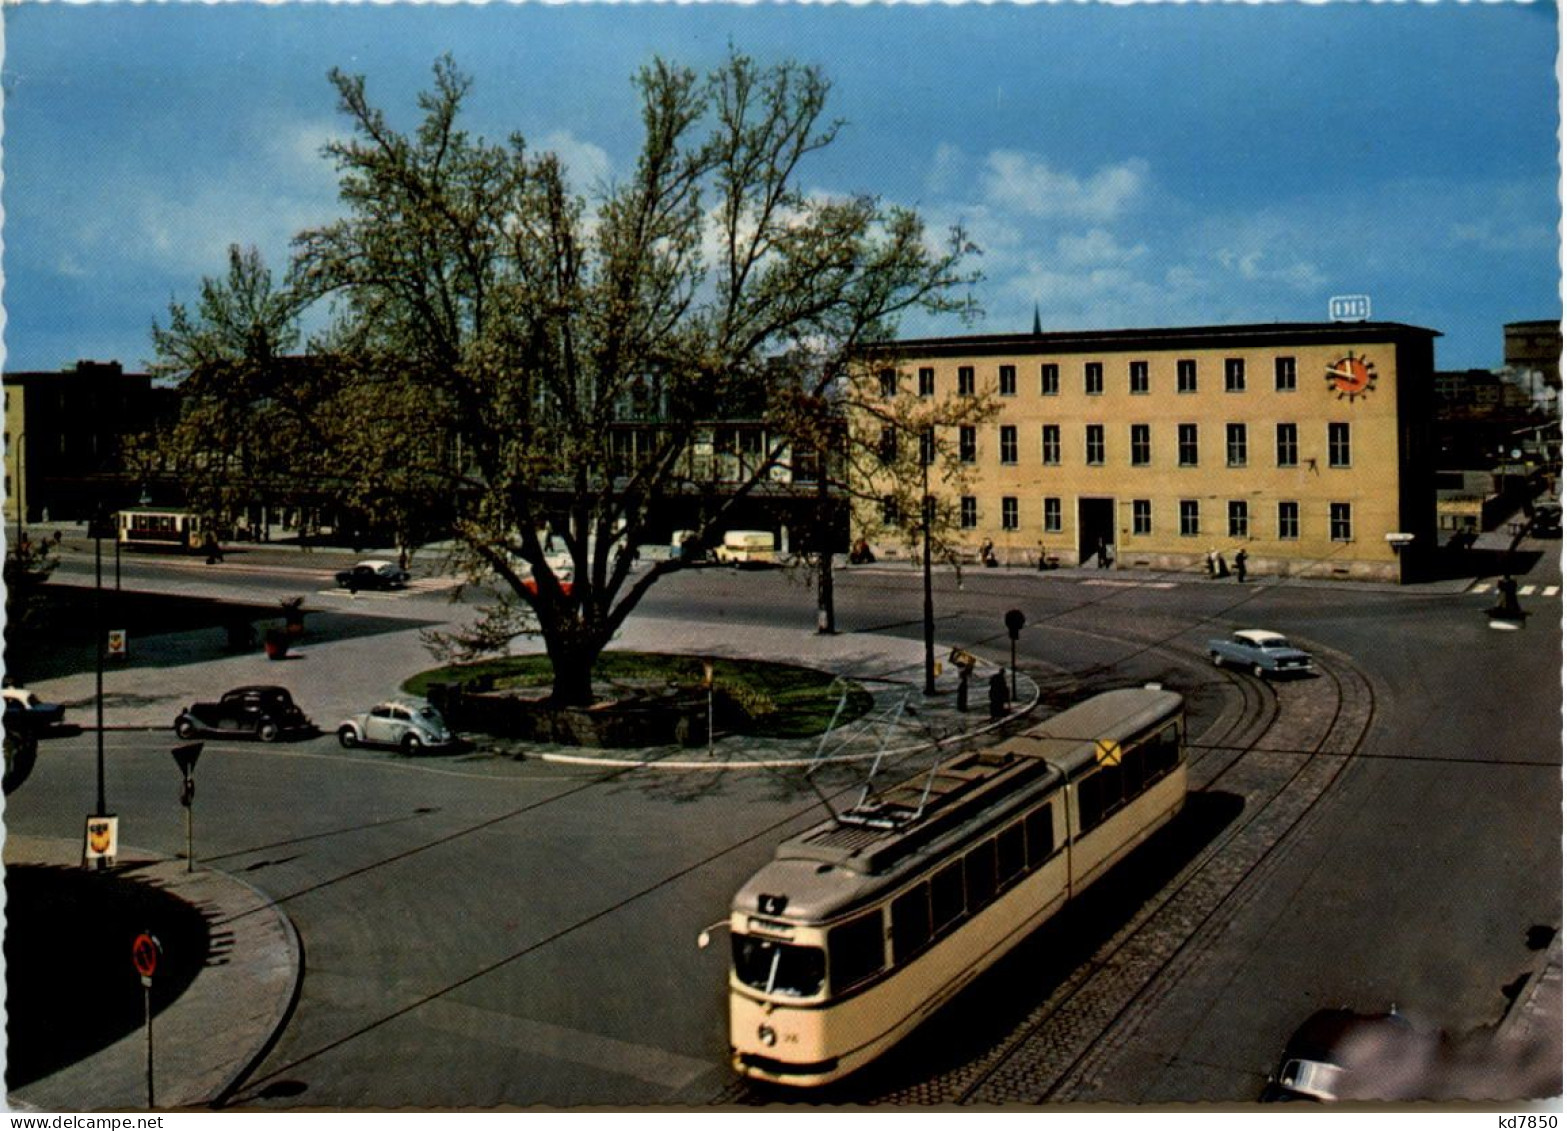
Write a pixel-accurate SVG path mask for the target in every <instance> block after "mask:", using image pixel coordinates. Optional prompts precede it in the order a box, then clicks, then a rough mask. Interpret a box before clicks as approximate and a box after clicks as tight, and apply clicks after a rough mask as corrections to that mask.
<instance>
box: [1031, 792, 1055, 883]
mask: <svg viewBox="0 0 1567 1131" xmlns="http://www.w3.org/2000/svg"><path fill="white" fill-rule="evenodd" d="M1023 825H1024V828H1025V829H1026V830H1027V831H1028V866H1029V867H1030V868H1037V867H1039V866H1040V865H1041V864H1043V863H1044V862H1045V861H1046V860H1048V859H1050V854H1051V853H1052V852H1054V851H1055V850H1056V834H1055V828H1054V815H1053V814H1052V813H1051V811H1050V806H1048V805H1041V806H1040V807H1039V808H1038V809H1035V810H1034V811H1033V812H1032V813H1030V814H1029V815H1028V816H1027V817H1024V818H1023Z"/></svg>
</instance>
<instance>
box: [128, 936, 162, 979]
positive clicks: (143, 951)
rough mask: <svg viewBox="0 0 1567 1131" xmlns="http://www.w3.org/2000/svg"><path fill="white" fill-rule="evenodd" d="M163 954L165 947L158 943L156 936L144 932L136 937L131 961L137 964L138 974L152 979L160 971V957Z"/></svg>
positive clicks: (132, 947)
mask: <svg viewBox="0 0 1567 1131" xmlns="http://www.w3.org/2000/svg"><path fill="white" fill-rule="evenodd" d="M162 953H163V945H162V944H161V943H159V942H158V938H157V936H156V935H150V934H147V933H146V932H145V931H143V932H142V933H141V934H139V935H137V936H136V941H135V942H134V943H132V944H131V961H132V962H134V963H135V964H136V973H138V974H140V975H141V976H142V977H143V978H150V977H152V976H153V975H154V974H155V973H157V971H158V956H159V955H161V954H162Z"/></svg>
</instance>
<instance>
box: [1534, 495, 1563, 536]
mask: <svg viewBox="0 0 1567 1131" xmlns="http://www.w3.org/2000/svg"><path fill="white" fill-rule="evenodd" d="M1529 529H1530V533H1532V534H1533V535H1534V536H1535V537H1536V538H1560V537H1561V536H1562V508H1561V504H1560V503H1541V504H1540V505H1539V506H1537V507H1535V508H1534V518H1533V520H1532V521H1531V522H1530V526H1529Z"/></svg>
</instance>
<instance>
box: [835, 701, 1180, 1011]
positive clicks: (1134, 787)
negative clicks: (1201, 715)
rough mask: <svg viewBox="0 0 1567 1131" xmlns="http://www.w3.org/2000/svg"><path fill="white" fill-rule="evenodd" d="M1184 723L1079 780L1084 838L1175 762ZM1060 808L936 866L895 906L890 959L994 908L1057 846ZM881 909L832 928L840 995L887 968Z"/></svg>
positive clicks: (1038, 812) (1041, 811) (907, 955)
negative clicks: (1056, 817) (993, 903)
mask: <svg viewBox="0 0 1567 1131" xmlns="http://www.w3.org/2000/svg"><path fill="white" fill-rule="evenodd" d="M1180 756H1181V746H1180V729H1179V728H1178V727H1177V726H1176V725H1175V724H1173V723H1172V724H1171V725H1169V726H1167V727H1165V728H1164V729H1163V730H1162V731H1161V732H1160V733H1159V734H1158V735H1157V736H1156V737H1154V738H1152V739H1151V740H1149V741H1146V742H1142V743H1139V744H1136V745H1129V746H1128V747H1127V748H1126V749H1125V750H1124V751H1123V753H1122V755H1121V760H1120V762H1119V764H1115V765H1104V766H1101V767H1099V768H1098V769H1096V770H1094V771H1093V772H1092V773H1090V774H1088V775H1086V776H1084V777H1082V778H1080V779H1078V781H1077V782H1076V790H1077V811H1078V833H1077V835H1078V836H1079V837H1081V836H1083V835H1084V834H1085V833H1088V832H1090V831H1091V830H1093V829H1095V828H1097V827H1098V826H1099V825H1100V824H1102V823H1103V822H1104V821H1105V820H1107V819H1108V818H1109V817H1110V816H1111V815H1112V814H1114V813H1115V812H1116V810H1118V809H1120V808H1121V807H1122V806H1123V805H1125V804H1126V803H1127V802H1129V801H1131V800H1132V799H1134V798H1135V797H1137V796H1138V795H1140V794H1141V793H1143V792H1144V791H1145V790H1147V789H1148V788H1149V787H1150V786H1151V785H1153V784H1154V782H1156V781H1158V780H1159V779H1160V778H1162V777H1163V776H1164V775H1165V774H1167V773H1169V772H1170V771H1171V770H1172V769H1174V768H1175V766H1176V764H1177V763H1178V762H1179V761H1180ZM1056 848H1057V845H1056V839H1055V822H1054V808H1053V806H1052V805H1051V804H1050V803H1049V802H1046V803H1045V804H1043V805H1040V806H1037V807H1036V808H1034V809H1033V810H1031V811H1030V812H1029V813H1027V814H1026V815H1024V816H1023V817H1020V818H1018V819H1017V820H1014V821H1012V822H1011V823H1010V824H1008V825H1007V826H1006V827H1005V828H1003V829H1002V830H1001V831H1000V832H998V833H996V835H995V836H992V837H987V838H986V839H985V840H982V841H980V842H979V843H978V844H976V845H974V846H973V847H972V848H970V849H969V850H968V851H967V852H966V853H964V855H963V857H962V858H961V859H958V860H953V861H952V862H951V863H949V864H947V865H945V866H944V867H942V868H940V869H939V870H937V871H936V872H933V873H932V874H931V876H930V878H929V879H928V880H921V881H920V882H919V883H917V884H915V885H914V886H912V887H910V888H909V889H907V890H906V891H904V892H903V893H902V894H901V895H899V896H897V897H896V898H894V899H893V901H892V904H891V912H892V921H891V939H892V955H891V958H892V962H893V964H894V965H900V964H902V963H904V962H907V961H909V960H910V959H912V958H913V957H915V956H916V955H917V954H919V953H920V952H921V951H922V950H924V949H925V948H926V947H927V946H929V945H930V944H931V943H932V942H934V941H936V940H937V939H939V938H941V937H942V936H943V935H945V934H946V933H947V932H948V931H950V930H951V929H952V928H953V927H955V926H956V925H957V924H958V923H959V922H960V921H961V920H962V919H963V917H964V916H965V915H974V914H977V913H978V912H979V911H981V910H983V909H984V908H985V907H987V906H989V905H990V904H991V903H992V902H993V901H994V900H995V899H996V897H997V896H998V895H1000V894H1001V893H1002V892H1004V891H1006V890H1007V889H1008V888H1010V887H1012V886H1013V885H1015V884H1016V883H1017V882H1018V881H1020V880H1021V879H1023V877H1024V876H1026V875H1028V874H1029V873H1030V872H1032V871H1035V870H1036V869H1038V868H1039V867H1040V866H1041V865H1042V864H1044V863H1045V862H1046V861H1047V860H1049V859H1050V858H1051V857H1052V856H1053V855H1055V852H1056ZM883 937H884V935H883V924H882V911H881V908H877V909H876V910H874V911H867V912H866V913H864V914H863V915H858V916H856V917H855V918H853V919H850V920H848V921H846V922H844V923H841V924H839V925H838V926H836V927H833V928H832V929H831V930H829V931H828V932H827V956H828V961H827V969H828V971H829V979H830V981H831V983H832V988H833V992H834V993H841V992H842V991H844V990H846V989H849V988H851V987H853V986H855V985H858V984H859V983H860V982H863V981H865V980H866V979H867V978H870V977H873V976H874V975H876V974H879V973H880V972H881V971H882V970H883V969H884V968H885V966H886V963H887V957H888V956H887V953H886V950H885V948H884V946H883Z"/></svg>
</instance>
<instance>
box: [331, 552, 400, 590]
mask: <svg viewBox="0 0 1567 1131" xmlns="http://www.w3.org/2000/svg"><path fill="white" fill-rule="evenodd" d="M408 577H409V574H408V571H407V570H406V569H403V568H402V567H401V566H399V565H398V564H397V563H396V562H384V561H380V560H378V559H375V558H371V559H370V560H368V561H362V562H360V563H359V564H358V565H356V566H354V567H352V568H351V569H345V570H340V571H339V572H338V575H337V584H338V587H339V588H341V589H347V590H349V591H350V592H354V591H357V590H360V589H401V588H402V587H403V586H405V585H407V584H408Z"/></svg>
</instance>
